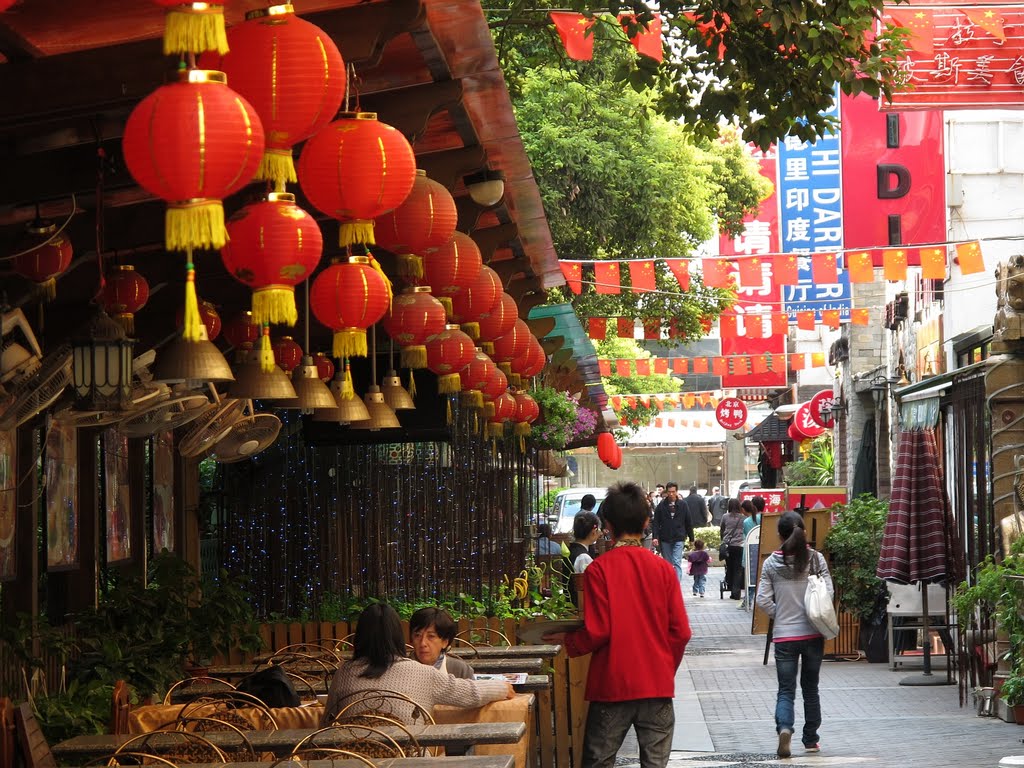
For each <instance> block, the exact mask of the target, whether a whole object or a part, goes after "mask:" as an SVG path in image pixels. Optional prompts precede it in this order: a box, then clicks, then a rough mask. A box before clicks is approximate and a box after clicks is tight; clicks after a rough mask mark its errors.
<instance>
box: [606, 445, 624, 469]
mask: <svg viewBox="0 0 1024 768" xmlns="http://www.w3.org/2000/svg"><path fill="white" fill-rule="evenodd" d="M621 466H622V446H621V445H619V444H618V443H616V444H615V454H614V455H613V456H612V460H611V461H610V462H608V468H609V469H618V468H619V467H621Z"/></svg>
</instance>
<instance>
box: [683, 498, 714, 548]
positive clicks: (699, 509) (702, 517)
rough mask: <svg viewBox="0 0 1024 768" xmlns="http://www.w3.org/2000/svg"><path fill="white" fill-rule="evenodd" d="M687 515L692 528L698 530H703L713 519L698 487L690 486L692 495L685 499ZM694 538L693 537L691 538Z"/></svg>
mask: <svg viewBox="0 0 1024 768" xmlns="http://www.w3.org/2000/svg"><path fill="white" fill-rule="evenodd" d="M685 502H686V514H687V517H688V518H689V521H690V528H692V529H693V530H697V529H698V528H703V527H704V526H705V525H707V524H708V521H709V520H710V519H711V518H710V515H708V505H707V502H705V501H704V497H703V496H701V495H700V494H699V493H697V486H696V485H691V486H690V494H689V495H688V496H687V497H686V499H685ZM691 538H692V537H691Z"/></svg>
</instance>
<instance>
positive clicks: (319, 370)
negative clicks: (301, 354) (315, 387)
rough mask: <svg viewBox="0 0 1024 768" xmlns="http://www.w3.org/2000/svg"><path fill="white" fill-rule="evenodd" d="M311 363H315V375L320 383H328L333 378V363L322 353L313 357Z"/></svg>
mask: <svg viewBox="0 0 1024 768" xmlns="http://www.w3.org/2000/svg"><path fill="white" fill-rule="evenodd" d="M313 362H315V363H316V375H317V377H318V378H319V379H320V381H323V382H328V381H330V380H331V379H333V378H334V361H333V360H331V358H329V357H328V356H327V355H325V354H324V353H323V352H317V353H316V354H315V355H313Z"/></svg>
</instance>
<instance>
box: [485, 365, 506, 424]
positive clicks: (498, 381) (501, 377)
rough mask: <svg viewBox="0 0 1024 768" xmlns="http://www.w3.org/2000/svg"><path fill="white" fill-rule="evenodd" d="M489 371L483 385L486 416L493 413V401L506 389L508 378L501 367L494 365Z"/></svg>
mask: <svg viewBox="0 0 1024 768" xmlns="http://www.w3.org/2000/svg"><path fill="white" fill-rule="evenodd" d="M490 373H491V375H490V378H489V379H487V383H486V384H485V385H484V415H485V416H487V417H488V418H490V417H491V416H493V415H494V403H495V401H496V400H497V399H498V398H499V397H501V396H502V395H503V394H505V392H507V391H508V378H507V377H506V376H505V374H504V373H502V372H501V369H500V368H498V366H496V365H495V366H493V367H492V368H491V371H490Z"/></svg>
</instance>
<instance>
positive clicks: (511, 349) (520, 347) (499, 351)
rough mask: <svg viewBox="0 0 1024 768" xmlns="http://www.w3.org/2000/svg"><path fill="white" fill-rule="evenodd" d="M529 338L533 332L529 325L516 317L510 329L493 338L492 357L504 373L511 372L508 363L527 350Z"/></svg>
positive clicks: (531, 337)
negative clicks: (502, 334)
mask: <svg viewBox="0 0 1024 768" xmlns="http://www.w3.org/2000/svg"><path fill="white" fill-rule="evenodd" d="M531 339H533V334H532V333H530V326H528V325H527V324H526V323H525V322H523V321H522V320H519V319H517V320H516V322H515V324H514V325H513V326H512V330H511V331H509V332H508V333H506V334H505V335H504V336H502V337H500V338H497V339H495V340H494V355H493V357H494V360H495V361H496V362H497V363H498V367H499V368H501V370H503V371H505V373H511V372H512V367H511V365H510V363H511V362H512V361H513V360H515V359H516V358H517V357H519V356H520V355H521V354H523V353H524V352H526V351H527V349H528V348H529V345H530V340H531Z"/></svg>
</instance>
